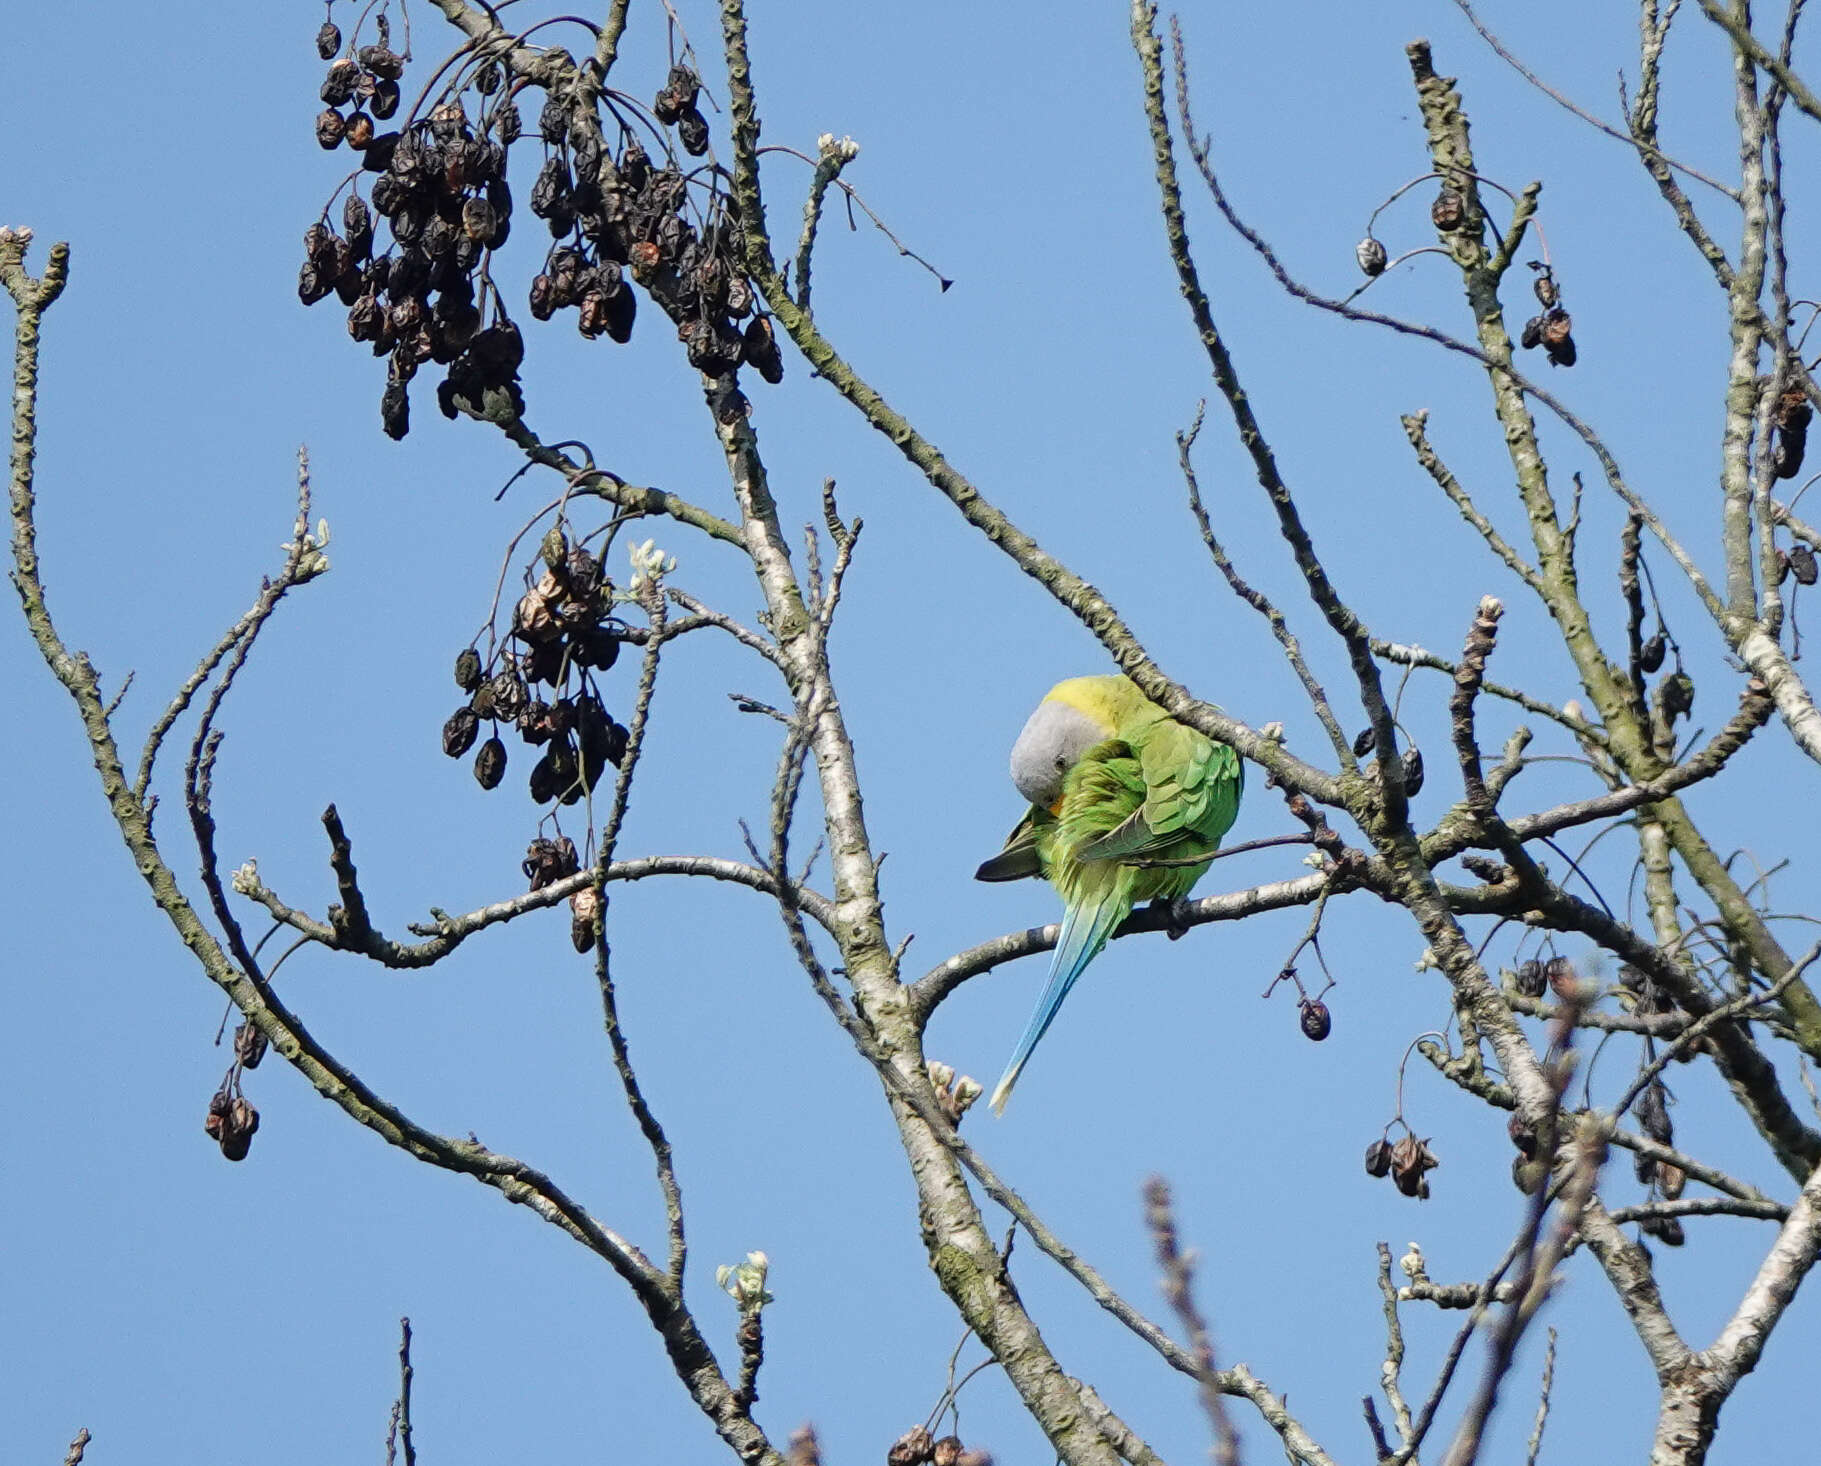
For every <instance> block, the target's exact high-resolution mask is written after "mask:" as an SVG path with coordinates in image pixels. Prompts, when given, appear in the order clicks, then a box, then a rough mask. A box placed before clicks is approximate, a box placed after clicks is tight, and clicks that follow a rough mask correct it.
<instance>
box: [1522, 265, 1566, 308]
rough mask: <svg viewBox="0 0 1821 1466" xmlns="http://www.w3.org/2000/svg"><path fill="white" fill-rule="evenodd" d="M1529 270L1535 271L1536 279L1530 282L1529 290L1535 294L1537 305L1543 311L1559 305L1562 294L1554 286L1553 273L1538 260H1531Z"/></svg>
mask: <svg viewBox="0 0 1821 1466" xmlns="http://www.w3.org/2000/svg"><path fill="white" fill-rule="evenodd" d="M1530 268H1531V269H1533V270H1535V271H1536V279H1534V280H1532V281H1531V282H1530V288H1531V289H1532V290H1534V291H1535V292H1536V298H1537V303H1538V304H1539V305H1541V306H1542V307H1543V309H1544V310H1550V309H1552V308H1553V307H1555V306H1556V305H1558V304H1560V303H1561V299H1562V292H1561V291H1560V290H1559V289H1558V288H1557V286H1556V283H1555V271H1554V270H1552V269H1550V268H1549V266H1547V265H1545V264H1543V263H1542V262H1541V261H1540V260H1532V261H1531V262H1530Z"/></svg>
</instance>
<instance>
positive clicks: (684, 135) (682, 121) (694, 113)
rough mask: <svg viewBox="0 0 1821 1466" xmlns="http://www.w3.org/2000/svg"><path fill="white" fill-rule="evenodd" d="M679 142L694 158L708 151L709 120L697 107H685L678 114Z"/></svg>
mask: <svg viewBox="0 0 1821 1466" xmlns="http://www.w3.org/2000/svg"><path fill="white" fill-rule="evenodd" d="M677 141H678V142H680V143H682V144H683V151H684V152H686V153H688V154H689V156H690V157H692V158H699V157H701V156H702V154H704V153H706V152H707V151H708V119H707V118H706V117H704V116H703V115H702V114H701V112H700V111H698V110H697V109H696V108H695V107H685V108H684V109H683V110H682V111H681V112H679V113H678V114H677Z"/></svg>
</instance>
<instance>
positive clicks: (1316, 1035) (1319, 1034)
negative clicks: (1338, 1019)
mask: <svg viewBox="0 0 1821 1466" xmlns="http://www.w3.org/2000/svg"><path fill="white" fill-rule="evenodd" d="M1299 1009H1300V1011H1299V1012H1298V1014H1297V1022H1298V1023H1300V1024H1301V1025H1302V1031H1303V1037H1304V1038H1306V1039H1310V1040H1312V1041H1313V1042H1315V1043H1320V1042H1321V1041H1322V1040H1323V1039H1324V1038H1326V1037H1327V1036H1328V1035H1329V1034H1330V1033H1332V1032H1333V1031H1334V1019H1333V1016H1332V1015H1331V1014H1330V1013H1329V1012H1328V1005H1327V1004H1326V1003H1324V1002H1322V1001H1321V1000H1320V999H1318V998H1304V999H1303V1000H1302V1003H1301V1004H1300V1005H1299Z"/></svg>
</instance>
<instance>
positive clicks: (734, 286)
mask: <svg viewBox="0 0 1821 1466" xmlns="http://www.w3.org/2000/svg"><path fill="white" fill-rule="evenodd" d="M751 312H752V286H751V285H749V284H748V283H747V282H746V279H745V277H743V276H740V275H735V276H734V277H733V278H732V279H730V280H729V281H728V282H727V314H728V315H730V316H732V317H733V318H734V319H735V320H736V321H738V320H744V319H745V318H746V316H748V315H749V314H751Z"/></svg>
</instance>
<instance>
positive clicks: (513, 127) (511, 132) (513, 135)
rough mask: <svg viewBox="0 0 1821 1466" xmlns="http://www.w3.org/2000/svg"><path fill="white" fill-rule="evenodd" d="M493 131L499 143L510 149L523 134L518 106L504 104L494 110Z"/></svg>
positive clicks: (509, 103)
mask: <svg viewBox="0 0 1821 1466" xmlns="http://www.w3.org/2000/svg"><path fill="white" fill-rule="evenodd" d="M493 130H494V131H495V132H496V133H498V134H499V140H500V142H501V143H502V144H503V145H505V146H506V147H511V146H512V145H513V144H514V143H515V142H517V141H518V140H519V138H520V137H521V136H522V135H523V134H524V130H525V124H524V120H523V119H522V118H521V117H520V116H519V110H518V104H517V103H516V102H510V101H508V102H506V103H505V104H503V105H502V106H500V107H497V108H495V109H494V113H493Z"/></svg>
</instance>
